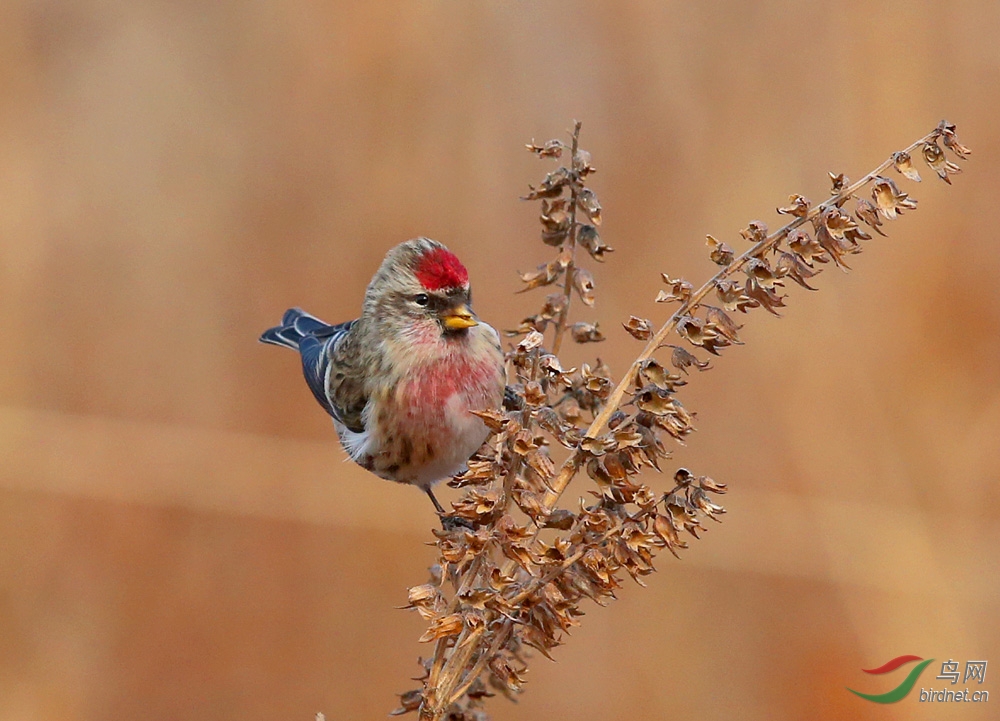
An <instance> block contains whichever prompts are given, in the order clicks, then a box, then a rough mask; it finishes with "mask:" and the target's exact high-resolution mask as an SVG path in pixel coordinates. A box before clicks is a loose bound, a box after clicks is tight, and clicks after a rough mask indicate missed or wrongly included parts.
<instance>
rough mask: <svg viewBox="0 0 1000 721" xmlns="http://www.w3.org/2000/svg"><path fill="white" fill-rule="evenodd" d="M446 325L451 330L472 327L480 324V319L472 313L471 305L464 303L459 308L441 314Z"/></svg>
mask: <svg viewBox="0 0 1000 721" xmlns="http://www.w3.org/2000/svg"><path fill="white" fill-rule="evenodd" d="M441 321H442V322H443V323H444V327H445V328H448V329H449V330H459V329H461V328H471V327H472V326H474V325H479V321H478V320H476V318H475V316H473V315H472V311H471V310H469V306H467V305H465V304H462V305H460V306H458V307H457V308H452V309H451V310H449V311H447V312H446V313H445V314H444V315H442V316H441Z"/></svg>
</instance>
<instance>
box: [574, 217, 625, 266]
mask: <svg viewBox="0 0 1000 721" xmlns="http://www.w3.org/2000/svg"><path fill="white" fill-rule="evenodd" d="M576 240H577V242H578V243H579V244H580V245H581V246H583V247H584V248H585V249H586V251H587V252H588V253H590V257H591V258H593V259H594V260H596V261H598V262H599V263H603V262H604V256H605V255H606V254H607V253H613V252H614V251H615V249H614V248H612V247H611V246H610V245H605V244H604V243H603V242H602V241H601V236H600V235H599V234H598V232H597V228H596V227H594V226H593V225H590V224H589V223H584V224H583V225H581V226H580V228H579V229H578V230H577V231H576Z"/></svg>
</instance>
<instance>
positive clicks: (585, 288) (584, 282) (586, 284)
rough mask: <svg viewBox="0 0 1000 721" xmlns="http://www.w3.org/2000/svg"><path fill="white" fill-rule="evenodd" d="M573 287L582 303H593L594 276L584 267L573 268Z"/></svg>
mask: <svg viewBox="0 0 1000 721" xmlns="http://www.w3.org/2000/svg"><path fill="white" fill-rule="evenodd" d="M573 287H574V288H575V289H576V292H577V294H579V296H580V300H582V301H583V304H584V305H590V306H592V305H594V276H593V274H592V273H591V272H590V271H589V270H587V269H586V268H574V269H573Z"/></svg>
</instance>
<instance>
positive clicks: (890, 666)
mask: <svg viewBox="0 0 1000 721" xmlns="http://www.w3.org/2000/svg"><path fill="white" fill-rule="evenodd" d="M913 661H920V663H918V664H917V665H916V666H914V667H913V668H912V669H911V670H910V673H909V674H907V676H906V678H904V679H903V682H902V683H900V684H899V685H898V686H897V687H896V688H894V689H893V690H892V691H887V692H886V693H861V692H860V691H855V690H854V689H853V688H848V689H847V690H848V691H850V692H851V693H853V694H855V695H856V696H860V697H861V698H863V699H865V700H866V701H873V702H875V703H896V702H897V701H901V700H903V699H904V698H906V694H908V693H909V692H910V691H912V690H913V687H914V686H915V685H916V683H917V679H918V678H920V674H921V673H923V671H924V669H925V668H927V666H928V665H929V664H930V663H932V662H933V661H934V659H933V658H929V659H927V660H926V661H925V660H923V659H922V658H920V656H897V657H896V658H894V659H892V660H891V661H887V662H885V663H884V664H882V665H881V666H879V667H878V668H863V669H861V670H862V671H864V672H865V673H877V674H882V673H890V672H892V671H895V670H896V669H897V668H899V667H900V666H903V665H905V664H908V663H911V662H913Z"/></svg>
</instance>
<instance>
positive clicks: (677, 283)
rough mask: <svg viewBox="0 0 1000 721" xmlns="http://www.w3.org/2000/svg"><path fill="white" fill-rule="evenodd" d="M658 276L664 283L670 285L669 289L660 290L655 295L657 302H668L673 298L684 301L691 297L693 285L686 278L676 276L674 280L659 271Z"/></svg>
mask: <svg viewBox="0 0 1000 721" xmlns="http://www.w3.org/2000/svg"><path fill="white" fill-rule="evenodd" d="M660 277H661V278H663V282H664V283H666V284H667V285H668V286H670V290H669V291H663V290H661V291H660V293H659V295H657V296H656V302H657V303H668V302H670V301H674V300H677V301H680V302H681V303H686V302H687V301H688V300H690V299H691V293H692V292H694V286H693V285H691V284H690V283H688V282H687V281H686V280H684V279H683V278H677V279H676V280H674V279H673V278H671V277H670V276H669V275H667V274H666V273H660Z"/></svg>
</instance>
